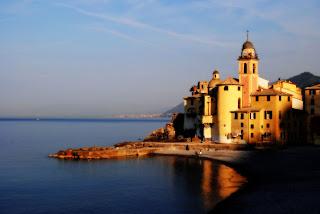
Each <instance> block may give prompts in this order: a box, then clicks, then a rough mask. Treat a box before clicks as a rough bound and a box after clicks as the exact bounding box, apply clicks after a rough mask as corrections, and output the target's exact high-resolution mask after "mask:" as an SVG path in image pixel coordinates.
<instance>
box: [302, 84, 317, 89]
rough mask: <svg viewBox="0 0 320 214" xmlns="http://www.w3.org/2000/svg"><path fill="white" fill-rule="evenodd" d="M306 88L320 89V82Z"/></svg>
mask: <svg viewBox="0 0 320 214" xmlns="http://www.w3.org/2000/svg"><path fill="white" fill-rule="evenodd" d="M305 89H320V83H318V84H315V85H312V86H309V87H306V88H305Z"/></svg>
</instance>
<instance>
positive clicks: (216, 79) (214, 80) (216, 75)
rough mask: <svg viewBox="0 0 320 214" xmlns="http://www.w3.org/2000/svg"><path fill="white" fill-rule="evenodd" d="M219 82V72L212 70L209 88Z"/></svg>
mask: <svg viewBox="0 0 320 214" xmlns="http://www.w3.org/2000/svg"><path fill="white" fill-rule="evenodd" d="M219 82H220V73H219V71H217V70H214V71H213V73H212V79H211V80H210V82H209V88H214V87H215V86H216V85H217V84H218V83H219Z"/></svg>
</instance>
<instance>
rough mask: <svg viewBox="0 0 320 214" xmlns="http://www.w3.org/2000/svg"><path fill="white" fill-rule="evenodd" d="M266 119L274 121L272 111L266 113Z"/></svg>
mask: <svg viewBox="0 0 320 214" xmlns="http://www.w3.org/2000/svg"><path fill="white" fill-rule="evenodd" d="M264 119H265V120H271V119H272V111H264Z"/></svg>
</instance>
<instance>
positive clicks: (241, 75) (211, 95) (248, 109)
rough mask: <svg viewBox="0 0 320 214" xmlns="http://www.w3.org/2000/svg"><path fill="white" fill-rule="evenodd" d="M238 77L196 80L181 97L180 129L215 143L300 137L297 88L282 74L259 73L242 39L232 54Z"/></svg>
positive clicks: (255, 56)
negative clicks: (269, 77) (238, 49)
mask: <svg viewBox="0 0 320 214" xmlns="http://www.w3.org/2000/svg"><path fill="white" fill-rule="evenodd" d="M237 63H238V77H237V78H232V77H229V78H227V79H225V80H222V79H220V73H219V71H217V70H215V71H213V73H212V79H211V80H210V81H199V82H198V84H197V85H194V86H192V87H191V89H190V92H191V95H190V96H188V97H184V131H185V133H188V135H189V136H191V137H193V136H197V137H198V138H200V139H201V140H202V141H209V142H216V143H246V144H257V143H280V144H285V143H288V142H290V143H291V142H296V143H298V142H303V139H302V138H303V136H305V133H304V128H303V124H304V123H301V121H302V120H304V111H303V98H302V90H301V89H300V88H299V87H297V86H296V85H295V84H294V83H292V82H290V81H287V80H280V79H279V80H278V81H276V82H274V83H272V84H270V83H269V81H268V80H266V79H263V78H261V77H260V76H259V57H258V54H257V52H256V49H255V47H254V45H253V43H252V42H251V41H249V39H248V35H247V40H246V41H245V42H244V43H243V45H242V49H241V53H240V56H239V57H238V59H237Z"/></svg>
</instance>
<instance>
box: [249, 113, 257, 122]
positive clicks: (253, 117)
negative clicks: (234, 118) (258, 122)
mask: <svg viewBox="0 0 320 214" xmlns="http://www.w3.org/2000/svg"><path fill="white" fill-rule="evenodd" d="M250 119H251V120H254V119H256V113H255V112H253V113H250Z"/></svg>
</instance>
